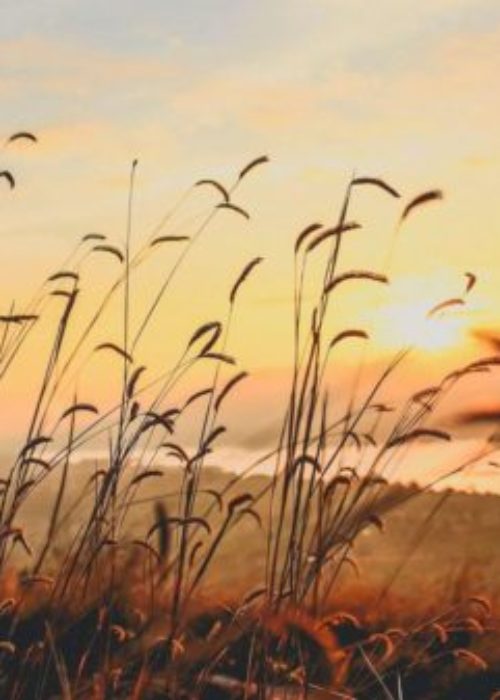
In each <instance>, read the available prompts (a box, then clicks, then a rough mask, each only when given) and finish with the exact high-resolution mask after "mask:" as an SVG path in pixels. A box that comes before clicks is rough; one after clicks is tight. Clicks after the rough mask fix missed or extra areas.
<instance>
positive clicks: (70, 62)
mask: <svg viewBox="0 0 500 700" xmlns="http://www.w3.org/2000/svg"><path fill="white" fill-rule="evenodd" d="M499 46H500V4H499V3H498V1H497V0H432V1H431V0H422V1H421V2H419V3H410V2H406V1H405V0H377V2H366V0H350V1H349V2H341V1H340V0H286V1H285V0H266V2H259V1H257V2H256V1H255V0H253V1H252V2H250V1H249V0H237V1H236V2H234V1H233V2H229V1H228V0H212V2H208V1H206V2H203V1H202V0H198V2H194V1H193V0H186V1H184V2H182V3H181V2H172V1H171V0H144V2H142V3H137V2H133V1H132V0H123V1H122V2H120V3H112V2H109V3H103V2H101V1H97V0H87V1H86V2H79V1H77V0H34V1H28V0H18V1H17V2H16V3H2V5H1V7H0V98H1V105H2V108H1V110H0V138H1V139H3V138H6V137H8V136H9V134H11V133H13V132H15V131H17V130H19V129H28V130H30V131H33V132H34V133H36V134H37V136H38V137H39V143H38V144H36V145H32V144H21V143H19V144H17V145H11V146H9V147H8V148H7V149H4V150H3V151H1V152H0V158H1V162H0V168H8V169H10V170H12V172H13V173H14V174H15V177H16V179H17V187H16V190H15V191H14V192H9V191H8V189H7V186H6V184H5V183H4V182H1V183H0V186H1V192H0V197H1V207H2V216H1V221H0V228H1V236H0V246H1V247H2V250H1V253H2V260H3V261H4V264H3V267H2V278H1V281H0V290H1V298H2V302H1V303H2V305H3V307H4V310H7V308H8V306H9V304H10V302H11V300H12V299H14V298H15V299H18V300H19V302H22V300H25V299H27V298H29V297H30V295H31V294H32V293H33V291H34V290H35V289H36V287H37V285H38V282H39V281H42V280H43V279H44V278H45V277H46V276H47V275H48V274H50V273H51V272H54V271H55V270H56V269H57V267H58V266H59V265H60V264H61V262H62V261H63V260H64V258H65V257H66V256H67V255H68V254H69V252H70V251H71V250H72V249H73V247H74V245H75V244H76V242H77V241H78V239H79V238H80V236H82V235H83V234H85V233H88V232H89V231H99V232H102V233H104V234H106V235H107V236H108V237H109V239H110V241H112V242H113V243H116V244H119V245H121V244H122V243H123V239H124V232H125V223H126V207H127V186H128V177H129V169H130V164H131V162H132V160H133V159H134V158H136V157H137V158H138V159H139V167H138V171H137V189H136V199H135V207H134V225H133V242H134V243H135V244H138V243H140V241H141V240H144V239H145V238H146V237H147V236H148V235H149V234H150V232H151V230H152V229H153V227H154V226H155V225H156V224H157V223H158V221H159V220H160V219H161V218H162V216H163V215H164V213H165V212H166V211H168V210H169V208H170V207H171V206H172V205H173V204H174V203H175V202H176V201H177V200H178V198H179V197H180V196H181V195H182V193H183V192H185V190H186V188H188V187H189V186H190V185H191V184H192V183H193V182H194V181H196V180H198V179H199V178H202V177H216V178H218V179H220V180H221V181H222V182H224V183H225V184H226V185H228V186H229V185H230V184H231V183H232V181H233V180H234V178H235V176H236V175H237V173H238V171H239V170H240V169H241V167H243V165H244V164H245V163H246V162H248V161H249V160H251V159H252V158H253V157H255V156H259V155H262V154H267V155H269V157H270V163H269V164H267V165H266V166H262V167H261V168H259V169H258V170H257V169H256V170H255V172H254V173H252V174H251V175H250V176H249V177H248V180H247V181H245V182H244V183H243V184H242V186H241V188H240V189H239V190H238V193H237V194H235V197H234V199H235V201H236V202H237V203H238V204H239V205H241V206H242V207H244V208H245V209H246V210H248V212H249V213H250V214H251V220H250V221H248V222H247V221H245V220H244V219H242V218H241V217H237V216H235V215H234V214H231V213H230V212H221V213H220V214H218V216H217V217H216V219H215V221H214V222H213V223H212V224H211V225H210V227H209V229H208V230H207V231H206V232H205V234H204V236H203V238H202V240H201V242H200V245H199V246H198V247H197V248H196V250H195V251H194V252H193V256H192V259H191V260H190V261H189V264H187V265H186V267H185V268H183V269H182V270H181V272H180V274H179V276H178V278H177V279H176V285H175V289H174V291H173V294H172V296H171V297H170V298H169V300H167V301H166V302H165V304H164V306H162V309H161V312H160V313H159V315H158V318H157V320H156V321H155V324H154V325H153V326H152V330H151V333H150V334H149V335H148V338H147V339H145V341H144V347H143V348H141V351H142V352H143V353H144V357H145V358H146V360H147V362H148V364H149V363H150V362H151V363H153V364H154V363H156V365H157V367H161V366H162V363H166V362H169V361H171V360H172V359H173V358H174V357H175V356H176V353H177V352H178V350H179V348H180V347H181V346H182V343H183V342H185V339H186V338H187V337H188V336H189V333H190V331H191V329H192V328H193V327H195V326H196V325H197V324H199V323H202V322H204V321H207V320H212V319H213V318H223V317H224V315H225V313H226V306H227V304H226V300H227V296H228V293H229V290H230V288H231V285H232V283H233V281H234V279H235V278H236V276H237V275H238V273H239V272H240V270H241V268H242V267H243V266H244V264H245V263H246V262H247V261H248V260H249V259H250V258H252V257H254V256H256V255H261V256H262V257H264V258H265V263H264V264H263V265H262V266H261V268H259V270H258V271H257V270H256V271H255V275H254V277H253V278H252V280H249V283H248V285H247V287H246V288H245V291H244V293H243V294H242V296H241V303H240V305H239V310H238V317H237V319H236V323H235V325H234V327H233V329H232V335H231V338H230V351H231V353H234V354H235V355H236V356H237V357H238V358H239V360H240V362H241V365H242V367H244V368H246V369H249V370H250V371H251V372H253V373H254V374H255V380H254V384H250V385H249V388H248V390H247V392H248V396H247V398H248V404H247V405H248V410H249V415H250V416H251V417H252V420H253V418H254V417H258V416H259V415H260V416H261V418H262V415H261V414H262V411H261V409H259V405H260V404H259V401H261V400H262V398H263V397H264V398H265V400H266V401H267V400H269V402H270V405H274V403H276V406H278V404H279V400H278V399H279V395H280V393H282V392H283V388H284V387H285V386H286V381H287V368H288V366H289V362H290V337H291V336H290V333H291V317H290V311H291V299H292V292H291V290H292V286H291V285H292V270H293V267H292V261H293V256H292V249H293V243H294V240H295V238H296V236H297V234H298V233H299V232H300V230H301V229H302V228H303V227H304V226H305V225H307V224H309V223H310V222H311V221H317V220H318V221H320V222H323V223H325V224H332V223H333V222H335V221H336V216H337V212H338V208H339V206H340V203H341V199H342V196H343V192H344V187H345V184H346V182H347V180H348V178H349V177H350V176H351V175H352V173H353V172H356V173H357V174H358V175H371V176H378V177H383V178H384V179H385V180H387V182H389V183H391V185H393V186H394V187H396V188H397V189H398V190H399V191H400V192H401V194H402V199H401V200H400V201H395V200H393V199H391V198H390V197H387V196H385V195H384V193H382V192H380V191H376V190H368V189H364V190H363V191H361V190H359V191H357V192H356V193H355V197H354V201H353V205H352V210H351V217H352V218H353V219H355V220H357V221H360V223H362V224H363V230H362V231H360V232H356V233H355V234H354V235H353V236H352V238H350V239H349V241H348V242H347V243H346V256H345V258H344V262H343V267H344V268H345V269H347V268H349V267H355V268H359V267H361V268H363V267H369V268H371V269H374V270H375V271H384V272H386V273H387V274H388V275H389V276H390V278H391V281H392V285H391V287H390V289H389V290H386V289H384V290H379V289H377V290H375V292H374V291H373V290H372V289H371V288H368V289H366V288H364V289H363V290H362V289H361V288H360V289H359V290H358V291H354V290H353V291H352V292H348V291H345V292H343V293H342V294H343V296H342V303H339V305H338V308H337V309H336V312H335V314H332V318H331V323H332V332H333V331H334V330H338V329H339V328H341V327H343V326H344V324H351V325H352V324H354V325H358V326H368V327H369V328H370V332H371V335H372V344H371V346H370V347H371V351H370V352H371V354H369V355H363V362H366V363H367V364H368V365H370V363H371V365H370V366H372V369H373V368H375V369H376V368H377V367H379V366H380V367H381V366H382V364H383V362H384V360H385V358H386V357H387V356H388V355H389V354H391V353H393V352H394V351H395V350H396V349H397V348H398V347H399V346H400V345H401V344H415V345H417V346H418V347H419V353H418V357H417V358H416V359H415V361H414V362H415V364H414V365H413V366H412V367H413V369H412V371H411V372H410V375H411V378H410V379H409V378H408V377H407V378H406V379H405V382H406V384H405V386H408V388H410V387H412V386H413V385H414V384H415V383H417V384H418V383H419V382H420V381H427V380H428V379H429V378H432V377H434V376H437V375H438V374H439V373H440V372H446V371H447V370H448V369H451V368H452V366H455V365H456V364H457V363H460V362H461V361H464V360H466V359H467V358H469V357H473V356H476V355H478V354H480V353H481V352H483V350H484V348H482V347H480V346H479V344H478V343H477V342H475V341H474V340H473V339H472V337H471V334H470V330H471V329H473V328H477V327H481V328H482V327H492V328H495V327H496V326H498V328H499V329H500V312H499V309H500V285H499V284H498V280H499V277H498V274H499V273H498V270H499V265H500V210H499V204H498V202H499V198H498V184H499V181H500V180H499V176H500V134H499V127H498V118H499V115H500V51H499V50H498V48H499ZM432 188H441V189H442V190H443V191H444V193H445V199H444V201H443V202H440V203H437V204H436V203H433V204H430V205H429V206H428V207H426V208H425V209H424V208H422V210H421V211H419V212H415V214H414V216H412V217H411V218H410V219H409V220H408V223H407V225H405V227H404V228H403V229H402V230H401V231H400V232H399V234H398V236H397V241H396V245H395V247H394V249H393V252H392V254H391V255H389V253H388V250H389V248H390V246H391V242H393V235H394V228H395V224H396V222H397V220H398V217H399V215H400V213H401V211H402V208H403V206H404V204H405V203H406V202H407V201H408V200H410V199H411V198H412V197H414V196H415V195H417V194H419V193H420V192H422V191H425V190H428V189H432ZM214 201H216V200H215V199H214V196H213V193H212V192H211V191H210V190H207V191H202V190H201V189H200V190H199V192H197V193H196V194H192V195H190V198H189V199H188V201H187V202H186V204H185V207H184V208H183V209H182V210H181V211H180V213H179V214H178V219H176V221H179V222H180V223H182V222H183V221H184V220H185V219H188V221H187V222H186V223H184V224H182V226H180V228H179V229H178V230H177V233H181V234H182V233H184V234H186V235H189V233H190V232H191V233H192V232H193V230H194V229H193V225H194V223H195V222H196V221H199V220H201V219H200V217H202V216H203V215H204V214H205V213H206V211H207V208H210V206H212V205H213V203H214ZM189 217H195V218H194V219H192V220H191V219H189ZM196 217H198V218H196ZM190 221H191V223H190ZM166 232H167V233H168V231H166ZM172 256H173V253H171V252H164V251H161V253H160V255H159V259H158V260H157V261H156V262H154V263H153V264H152V265H151V267H150V268H147V269H148V270H149V272H147V274H146V275H145V277H144V278H140V277H139V276H138V277H137V279H136V281H134V280H133V281H132V286H133V289H132V292H133V294H134V298H135V300H136V306H135V307H134V314H135V316H134V320H135V322H138V320H139V319H140V317H141V309H143V308H144V304H145V303H147V301H148V299H150V298H151V295H152V294H153V293H154V289H155V288H156V286H157V284H158V283H159V281H160V280H161V275H162V273H164V271H165V269H168V266H169V263H171V261H172V259H173V257H172ZM92 264H93V265H94V268H91V266H90V265H89V262H86V263H85V267H84V268H83V269H84V270H85V275H86V276H84V282H82V288H84V289H87V290H90V288H91V287H92V288H93V287H94V286H95V287H96V289H97V290H99V289H105V284H106V279H105V278H106V276H107V275H115V274H116V268H113V262H112V261H109V260H102V259H98V258H96V259H95V262H93V263H92ZM312 270H313V272H314V270H315V268H314V266H313V268H312ZM467 271H472V272H474V273H475V274H477V278H478V282H477V285H476V287H475V288H474V289H473V290H472V291H471V292H470V295H468V299H467V305H466V306H465V307H464V308H463V309H462V310H460V312H451V311H450V313H449V314H448V315H444V316H443V317H441V318H440V319H437V320H436V321H435V323H434V322H433V323H432V324H431V325H429V324H428V323H427V322H426V321H425V316H426V313H427V311H428V309H430V308H431V307H432V306H434V305H435V304H437V303H439V302H441V301H443V300H444V299H446V298H449V297H460V296H462V295H463V294H464V289H465V277H464V274H465V272H467ZM110 279H111V278H110ZM134 285H135V287H134ZM93 293H95V290H93V291H92V292H91V291H88V297H85V298H83V301H82V304H83V307H85V303H89V304H90V303H91V300H92V297H91V295H92V294H93ZM51 303H52V302H51ZM47 313H48V314H49V315H50V313H51V311H50V308H49V309H48V311H47ZM108 328H109V332H110V334H111V335H112V334H113V333H118V332H119V331H118V321H117V319H116V318H114V317H110V320H109V325H108ZM44 333H45V331H44V330H43V327H42V329H41V331H40V332H39V334H38V336H37V342H38V344H39V346H38V347H39V348H40V349H41V351H42V350H43V348H44V347H45V346H46V338H45V336H44ZM105 339H106V340H110V338H105ZM103 340H104V338H103V337H96V338H94V341H95V343H97V342H102V341H103ZM352 353H353V354H352V355H351V354H345V355H344V356H343V357H342V359H341V362H343V363H344V364H343V365H342V366H349V367H351V366H354V365H355V364H356V363H357V362H358V361H359V359H360V358H361V357H362V355H361V354H360V350H359V349H356V350H352ZM21 369H22V371H21ZM108 369H109V368H104V369H103V368H101V369H100V370H99V371H100V372H101V374H100V375H99V376H101V378H102V377H103V376H107V375H106V374H105V373H106V372H108ZM26 371H27V370H26V369H25V366H24V368H19V370H18V372H17V374H16V373H14V375H13V378H12V381H11V383H10V384H9V385H8V388H9V402H10V406H11V407H12V408H11V411H12V415H13V416H15V417H16V420H17V416H19V415H21V414H22V412H23V407H24V405H25V399H26V397H25V393H26V389H25V385H23V383H22V382H21V381H20V378H21V377H24V378H26V376H30V375H27V374H26ZM368 371H369V372H370V371H371V370H370V369H369V370H368ZM30 372H32V373H33V376H34V375H35V368H32V369H31V370H30ZM341 383H342V382H341ZM105 392H106V389H105V388H104V389H103V386H102V382H101V386H100V387H99V390H98V393H100V394H102V396H104V394H105ZM483 393H484V392H483ZM482 395H483V394H481V396H482ZM490 399H491V401H492V400H493V398H492V397H488V401H489V400H490ZM273 402H274V403H273ZM242 415H243V414H242ZM239 420H240V421H242V422H243V420H244V419H243V417H241V416H240V418H239ZM11 427H12V426H10V425H9V429H11ZM259 429H260V430H264V429H265V425H264V424H263V423H262V421H261V425H260V426H259Z"/></svg>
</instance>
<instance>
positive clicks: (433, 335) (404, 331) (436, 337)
mask: <svg viewBox="0 0 500 700" xmlns="http://www.w3.org/2000/svg"><path fill="white" fill-rule="evenodd" d="M430 308H432V304H431V303H427V302H426V301H422V300H418V301H413V302H395V303H392V304H388V305H386V306H384V308H383V309H380V311H379V312H378V313H377V314H376V315H375V318H374V322H373V330H372V333H371V336H372V339H373V340H374V341H375V342H376V343H377V344H378V345H379V346H381V347H383V348H394V347H399V348H402V347H413V348H416V349H419V350H425V351H427V352H443V351H447V350H452V349H456V348H457V347H458V346H460V345H461V344H462V343H463V342H464V340H465V337H466V329H467V321H466V319H465V318H464V315H463V313H458V312H456V311H447V312H443V313H441V314H439V315H436V316H432V317H429V316H428V314H429V309H430Z"/></svg>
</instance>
